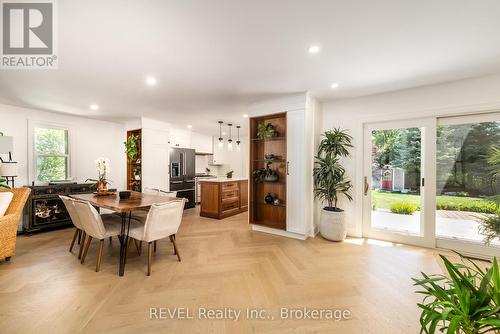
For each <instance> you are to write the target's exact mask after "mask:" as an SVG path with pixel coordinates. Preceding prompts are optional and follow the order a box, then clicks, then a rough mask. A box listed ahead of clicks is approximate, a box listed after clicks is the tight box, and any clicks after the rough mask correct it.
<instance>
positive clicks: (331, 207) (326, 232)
mask: <svg viewBox="0 0 500 334" xmlns="http://www.w3.org/2000/svg"><path fill="white" fill-rule="evenodd" d="M322 136H323V139H322V140H321V142H320V144H319V147H318V155H317V156H316V157H315V167H314V195H315V197H316V198H318V199H319V200H321V201H322V202H323V203H326V206H325V207H323V210H322V211H321V218H320V227H319V231H320V234H321V236H323V237H324V238H325V239H328V240H333V241H343V240H344V239H345V237H346V235H347V222H346V218H345V213H344V210H342V209H340V208H339V207H338V206H337V204H338V200H339V197H340V196H341V195H342V196H345V197H346V198H347V199H348V200H349V201H352V195H351V192H350V191H351V188H352V184H351V181H350V180H349V179H347V177H346V171H345V168H344V167H343V166H342V165H341V164H340V161H339V160H340V158H342V157H344V158H345V157H348V156H349V149H350V148H352V147H353V146H352V137H351V136H350V135H349V134H348V133H347V132H346V130H341V129H340V128H337V129H333V130H330V131H327V132H325V133H324V134H323V135H322Z"/></svg>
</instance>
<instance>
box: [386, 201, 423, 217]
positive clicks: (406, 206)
mask: <svg viewBox="0 0 500 334" xmlns="http://www.w3.org/2000/svg"><path fill="white" fill-rule="evenodd" d="M417 209H418V205H416V204H414V203H410V202H396V203H392V204H391V212H392V213H397V214H402V215H412V214H413V213H415V211H417Z"/></svg>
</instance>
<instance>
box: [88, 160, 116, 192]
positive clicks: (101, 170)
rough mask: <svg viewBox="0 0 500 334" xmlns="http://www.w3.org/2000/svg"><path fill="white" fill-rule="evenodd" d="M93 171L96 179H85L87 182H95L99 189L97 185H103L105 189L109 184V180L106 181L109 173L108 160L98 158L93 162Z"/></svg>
mask: <svg viewBox="0 0 500 334" xmlns="http://www.w3.org/2000/svg"><path fill="white" fill-rule="evenodd" d="M95 169H96V171H97V174H98V178H97V179H87V181H92V182H95V183H96V184H97V186H98V188H99V184H101V185H103V186H104V187H105V185H106V184H108V183H111V181H110V180H108V173H109V170H110V168H109V159H108V158H98V159H96V161H95Z"/></svg>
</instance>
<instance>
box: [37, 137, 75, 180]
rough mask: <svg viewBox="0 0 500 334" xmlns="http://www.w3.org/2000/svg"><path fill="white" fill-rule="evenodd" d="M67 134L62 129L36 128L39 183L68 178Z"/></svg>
mask: <svg viewBox="0 0 500 334" xmlns="http://www.w3.org/2000/svg"><path fill="white" fill-rule="evenodd" d="M67 136H68V134H67V131H66V130H63V129H50V128H36V129H35V150H36V153H37V154H38V155H39V156H38V158H37V161H36V168H37V169H36V170H37V179H38V180H39V181H51V180H64V179H66V178H68V175H67V172H68V159H67V157H66V156H65V155H66V154H67V153H68V147H67V146H68V145H67V140H68V137H67Z"/></svg>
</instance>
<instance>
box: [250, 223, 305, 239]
mask: <svg viewBox="0 0 500 334" xmlns="http://www.w3.org/2000/svg"><path fill="white" fill-rule="evenodd" d="M252 230H253V231H257V232H264V233H270V234H274V235H279V236H281V237H287V238H293V239H298V240H306V239H307V236H305V235H303V234H298V233H293V232H288V231H283V230H279V229H276V228H271V227H265V226H262V225H254V224H252Z"/></svg>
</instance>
